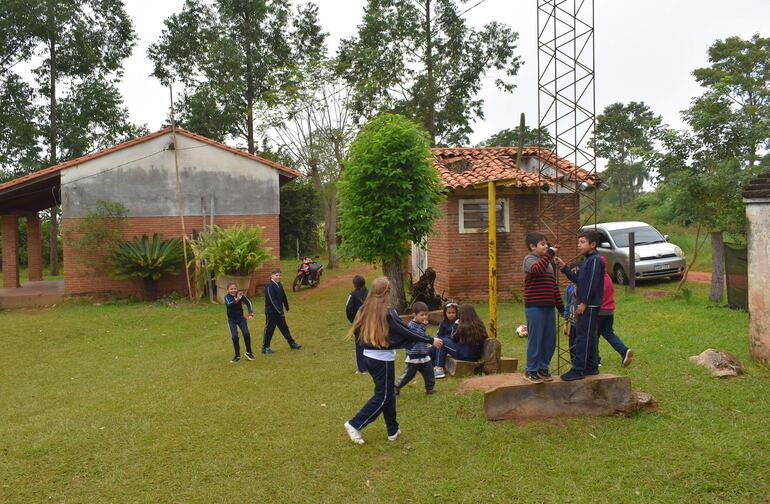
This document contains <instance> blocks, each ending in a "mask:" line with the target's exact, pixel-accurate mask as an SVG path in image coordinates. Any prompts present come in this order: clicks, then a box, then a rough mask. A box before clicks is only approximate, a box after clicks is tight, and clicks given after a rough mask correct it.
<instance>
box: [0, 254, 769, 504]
mask: <svg viewBox="0 0 770 504" xmlns="http://www.w3.org/2000/svg"><path fill="white" fill-rule="evenodd" d="M295 263H296V261H287V262H286V263H285V266H284V268H285V273H286V276H287V279H286V280H287V282H286V283H288V277H289V276H290V271H291V269H290V268H295V267H296V264H295ZM355 270H356V268H355V266H352V265H347V266H346V267H345V268H343V271H342V273H337V272H335V273H334V274H332V273H330V272H327V273H326V274H325V276H324V279H323V282H322V286H321V288H319V289H315V290H309V289H304V290H302V291H301V292H299V293H289V298H290V303H291V306H292V310H291V311H290V312H289V314H288V321H289V325H290V326H291V328H292V330H293V332H294V333H295V335H296V338H297V340H298V341H299V342H301V343H302V345H303V349H302V350H300V351H290V350H289V349H288V346H287V345H285V342H284V341H283V339H282V338H281V336H280V335H279V334H277V335H276V338H275V340H274V343H273V348H274V349H275V350H276V353H275V354H274V355H271V356H262V355H258V356H257V361H256V362H248V361H243V362H241V363H239V364H235V365H233V364H229V363H228V360H229V359H230V357H231V353H232V351H231V344H230V337H229V335H228V333H227V328H226V324H225V313H224V308H223V307H222V306H215V305H210V304H208V303H200V304H190V303H186V302H178V303H174V302H157V303H152V304H145V303H130V302H115V303H105V304H101V305H95V304H93V303H92V302H89V301H88V300H76V301H68V302H65V303H63V304H60V305H58V306H56V307H54V308H51V309H34V310H33V309H28V310H19V311H3V312H0V327H1V328H2V331H0V344H2V352H0V398H2V400H1V401H0V502H3V503H6V502H8V503H11V502H14V503H15V502H19V503H29V502H157V503H165V502H282V503H288V502H330V503H343V502H367V503H370V502H383V503H393V502H441V503H447V502H452V503H454V502H468V503H478V502H503V503H510V502H656V503H657V502H720V503H721V502H767V501H768V498H770V472H769V471H768V465H769V464H768V463H769V462H770V452H769V451H768V446H770V429H768V415H769V413H768V412H769V411H770V393H769V392H770V371H768V369H767V368H762V367H759V366H756V365H753V364H751V362H750V359H749V356H748V337H747V326H748V316H747V314H746V313H744V312H740V311H733V310H729V309H726V308H722V307H715V306H713V305H711V304H710V303H709V302H707V301H706V296H707V287H708V286H695V287H694V296H693V298H692V299H691V300H690V301H689V302H688V301H685V300H683V299H678V300H673V299H655V300H648V299H646V298H645V297H644V295H643V294H644V293H645V292H646V291H649V290H653V289H671V288H672V284H646V285H645V286H644V287H643V288H639V289H638V290H637V293H636V294H634V295H626V294H624V293H623V290H622V289H620V290H619V295H618V302H619V308H618V312H617V322H616V329H617V331H618V334H619V335H620V336H621V337H622V338H623V339H624V340H625V341H626V342H627V343H628V344H630V345H631V346H632V347H634V348H635V349H636V350H637V357H636V360H635V361H634V364H633V366H632V367H631V368H629V369H627V370H626V369H622V368H621V367H620V359H619V357H618V356H617V355H616V354H614V353H613V351H612V350H611V349H610V348H609V346H608V345H607V344H606V343H604V342H603V343H602V344H601V353H602V355H603V356H604V360H603V363H604V364H603V368H602V369H603V371H604V372H610V373H619V374H628V375H630V377H631V379H632V383H633V385H634V387H635V388H640V389H643V390H645V391H647V392H650V393H652V394H653V395H654V396H655V397H656V398H657V399H658V401H659V402H660V411H659V412H658V413H655V414H651V413H639V414H636V415H634V416H632V417H630V418H620V417H602V418H569V419H566V418H565V419H556V420H547V421H536V422H531V423H527V424H516V423H512V422H495V423H492V422H488V421H487V420H486V419H485V417H484V414H483V410H482V399H483V397H482V394H481V393H478V392H477V393H471V394H467V395H456V394H455V393H454V392H453V390H454V388H455V387H456V385H457V383H458V382H457V381H455V380H453V379H447V380H443V381H439V383H438V385H437V389H438V393H437V394H435V395H434V396H426V395H425V394H424V393H423V392H422V387H421V384H420V382H419V380H420V379H419V377H418V381H417V383H416V385H414V386H409V387H407V388H406V389H405V390H404V391H403V392H402V394H401V396H400V397H399V399H398V409H399V421H400V423H401V428H402V431H403V435H402V437H401V438H399V440H398V441H396V442H388V441H387V439H386V432H385V427H384V423H383V422H382V420H381V419H378V420H377V421H376V422H375V423H374V424H372V425H371V426H369V427H368V428H367V429H365V431H364V437H365V438H366V442H367V443H366V444H365V445H363V446H357V445H354V444H352V443H351V442H350V441H349V440H348V438H347V436H346V434H345V432H344V430H343V427H342V424H343V423H344V422H345V421H346V420H347V419H349V418H350V417H351V416H352V415H353V414H354V413H355V412H356V411H357V410H358V408H359V407H360V406H362V405H363V403H364V402H365V401H366V400H367V399H368V397H369V395H370V394H371V391H372V383H371V379H370V378H369V377H368V376H363V375H361V376H359V375H355V374H354V370H355V365H354V357H353V343H352V342H351V341H348V340H345V339H344V334H345V331H346V330H347V328H348V323H347V320H346V319H345V317H344V313H343V306H344V302H345V298H346V295H347V292H348V291H349V288H350V285H349V284H350V282H349V280H348V279H347V278H340V277H339V276H338V275H339V274H345V275H350V274H351V273H352V272H353V271H355ZM373 274H374V273H370V274H368V275H367V277H368V278H372V277H373ZM256 303H257V305H258V306H261V303H262V299H257V300H256ZM479 309H480V312H481V313H482V316H486V313H487V307H486V306H483V305H482V306H479ZM259 311H261V309H259V310H258V312H259ZM523 320H524V319H523V307H522V305H520V304H514V305H511V304H503V305H502V306H501V310H500V327H501V333H502V335H501V340H502V343H503V350H504V354H505V355H512V356H516V357H519V358H523V355H524V346H525V340H524V339H519V338H515V337H514V336H512V335H513V327H514V325H516V324H517V323H520V322H522V321H523ZM263 323H264V319H263V316H261V315H258V317H257V319H256V320H254V321H252V322H251V323H250V327H251V330H252V333H253V334H254V339H255V340H256V341H255V347H257V348H258V347H259V340H260V335H261V329H262V324H263ZM432 331H435V327H433V328H432ZM709 347H714V348H718V349H722V350H728V351H731V352H733V353H735V354H736V355H737V356H738V357H739V358H740V359H741V360H742V361H743V362H744V363H745V364H747V365H748V374H747V376H745V377H743V378H740V379H735V380H729V381H728V380H720V379H717V378H712V377H711V376H710V375H709V373H708V372H707V371H706V370H704V369H702V368H699V367H697V366H695V365H693V364H690V363H689V362H688V361H687V358H688V357H689V356H691V355H694V354H697V353H700V352H701V351H703V350H704V349H706V348H709ZM402 360H403V359H402V357H400V358H399V368H400V367H402V366H403V364H402V363H401V361H402Z"/></svg>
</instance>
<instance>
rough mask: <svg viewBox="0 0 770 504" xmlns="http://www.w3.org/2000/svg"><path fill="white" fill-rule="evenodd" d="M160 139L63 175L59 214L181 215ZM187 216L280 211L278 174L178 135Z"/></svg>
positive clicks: (170, 156) (166, 139)
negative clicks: (103, 206)
mask: <svg viewBox="0 0 770 504" xmlns="http://www.w3.org/2000/svg"><path fill="white" fill-rule="evenodd" d="M170 143H171V137H170V135H168V136H163V137H159V138H156V139H153V140H149V141H147V142H144V143H141V144H138V145H136V146H133V147H129V148H126V149H123V150H120V151H117V152H114V153H111V154H108V155H106V156H102V157H100V158H97V159H94V160H91V161H87V162H86V163H83V164H82V165H79V166H76V167H72V168H69V169H66V170H64V171H63V172H62V179H61V182H62V191H61V193H62V215H63V217H64V218H79V217H83V216H85V215H86V214H87V213H88V212H90V211H91V210H93V208H94V207H95V205H96V202H97V201H98V200H107V201H112V202H117V203H121V204H123V205H124V206H125V207H126V208H127V210H128V216H129V217H156V216H177V215H179V202H178V198H177V184H176V169H175V160H174V150H169V145H170ZM177 154H178V156H179V173H180V180H181V186H182V194H183V199H184V213H185V215H201V214H202V213H205V214H208V213H209V212H210V206H211V202H212V199H213V207H214V213H215V214H216V215H265V214H277V213H279V212H280V200H279V182H278V179H279V175H278V172H277V171H276V170H275V169H274V168H271V167H269V166H266V165H263V164H261V163H259V162H257V161H254V160H251V159H247V158H245V157H243V156H239V155H237V154H234V153H231V152H228V151H225V150H222V149H220V148H217V147H215V146H212V145H209V144H206V143H203V142H199V141H197V140H194V139H190V138H187V137H183V136H181V135H178V136H177Z"/></svg>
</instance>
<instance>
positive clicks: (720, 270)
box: [683, 34, 770, 301]
mask: <svg viewBox="0 0 770 504" xmlns="http://www.w3.org/2000/svg"><path fill="white" fill-rule="evenodd" d="M708 55H709V62H710V63H711V66H708V67H704V68H699V69H697V70H695V71H694V72H693V75H694V76H695V80H696V81H697V82H698V83H699V84H700V85H701V86H703V87H704V88H705V89H706V91H705V92H704V94H703V95H701V96H699V97H697V98H695V99H694V100H693V103H692V106H691V107H690V108H688V109H687V110H685V111H684V112H683V116H684V118H685V120H686V121H687V122H688V124H689V125H690V127H691V128H692V129H693V131H694V134H695V136H696V137H697V139H698V141H699V142H700V144H701V146H702V149H701V151H700V152H699V153H698V156H699V157H700V158H701V160H702V161H701V162H702V163H703V164H705V165H707V166H711V167H717V168H718V170H719V171H718V172H716V173H712V175H714V176H715V177H717V178H718V179H719V178H720V177H725V178H727V180H726V186H725V192H724V193H721V194H719V195H718V196H717V198H718V199H717V201H718V202H720V205H719V206H720V208H719V211H718V213H717V217H718V218H717V219H716V220H715V222H714V223H713V226H712V227H711V229H710V232H711V248H712V261H713V262H712V272H711V273H712V274H711V294H710V298H711V299H712V300H713V301H721V300H722V296H723V291H724V246H723V243H724V238H723V231H730V230H733V231H736V230H738V231H739V232H741V233H745V211H744V208H743V205H742V204H741V195H740V193H741V191H740V190H741V187H742V185H743V183H745V182H746V181H748V180H749V179H750V178H751V175H752V174H753V172H754V171H755V170H756V169H757V166H758V163H759V161H760V158H761V155H760V149H762V148H765V149H767V148H768V147H770V38H763V37H760V36H759V35H758V34H757V35H754V36H753V37H752V38H751V39H750V40H744V39H741V38H740V37H728V38H726V39H725V40H717V41H716V42H715V43H714V44H712V46H711V47H710V48H709V50H708ZM722 171H725V172H726V173H722Z"/></svg>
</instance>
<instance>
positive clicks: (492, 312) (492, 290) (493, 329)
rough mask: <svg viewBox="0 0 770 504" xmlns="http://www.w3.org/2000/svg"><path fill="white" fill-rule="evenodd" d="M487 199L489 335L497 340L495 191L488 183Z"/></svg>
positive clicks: (492, 183) (491, 183)
mask: <svg viewBox="0 0 770 504" xmlns="http://www.w3.org/2000/svg"><path fill="white" fill-rule="evenodd" d="M487 187H488V190H487V195H488V198H489V204H488V206H489V335H490V336H491V337H493V338H497V212H496V207H497V189H496V187H495V183H494V182H493V181H491V182H489V183H488V186H487Z"/></svg>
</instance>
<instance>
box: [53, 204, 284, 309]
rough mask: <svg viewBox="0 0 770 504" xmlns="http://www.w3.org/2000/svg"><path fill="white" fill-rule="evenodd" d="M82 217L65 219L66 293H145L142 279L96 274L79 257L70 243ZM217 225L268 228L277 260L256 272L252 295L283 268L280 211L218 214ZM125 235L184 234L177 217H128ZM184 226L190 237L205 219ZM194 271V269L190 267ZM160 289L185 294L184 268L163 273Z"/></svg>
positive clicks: (195, 218)
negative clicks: (168, 273)
mask: <svg viewBox="0 0 770 504" xmlns="http://www.w3.org/2000/svg"><path fill="white" fill-rule="evenodd" d="M78 220H79V219H63V221H62V232H63V236H64V237H65V238H64V240H63V241H64V247H63V248H64V264H65V265H66V273H65V275H64V292H65V294H68V295H72V294H90V293H97V292H111V293H121V294H129V295H136V296H139V295H141V293H142V289H143V287H142V282H141V280H139V279H135V280H134V279H132V280H117V279H114V278H111V277H110V276H109V275H105V276H96V277H95V276H93V273H92V271H91V270H90V269H89V268H87V267H86V266H85V265H84V262H85V261H87V260H88V258H84V257H81V258H80V260H78V257H77V255H78V252H77V251H76V250H75V249H73V248H72V246H71V245H70V241H71V239H74V238H76V237H77V235H76V233H74V232H73V230H74V229H76V227H77V223H78ZM214 224H216V225H218V226H222V227H228V226H233V225H235V224H247V225H260V226H263V227H264V228H265V229H264V231H263V233H262V236H263V237H264V238H266V239H267V240H268V241H267V246H268V247H270V248H271V251H270V253H271V254H272V255H273V256H275V259H273V260H270V261H267V262H265V264H263V266H262V267H261V268H260V269H259V270H257V271H256V272H254V274H253V275H252V279H251V285H250V286H249V294H254V292H255V290H257V289H259V288H261V287H262V286H263V285H264V284H266V283H267V281H268V280H269V279H270V270H271V269H273V268H277V267H280V259H279V256H280V250H281V247H280V238H279V231H278V229H279V228H278V214H274V215H215V216H214ZM123 226H124V228H123V238H124V239H126V240H130V239H132V238H133V237H135V236H141V235H143V234H146V235H147V236H152V234H153V233H159V234H160V235H161V237H162V238H164V239H169V238H179V237H181V236H182V222H181V219H180V218H179V217H178V216H176V217H127V218H126V219H125V220H124V221H123ZM185 228H186V230H187V234H188V236H190V235H191V234H192V232H193V230H198V231H200V230H202V228H203V222H202V218H201V216H199V215H198V216H188V217H185ZM191 274H192V270H191ZM158 292H159V293H160V294H168V293H171V292H178V293H180V294H182V295H186V294H187V281H186V279H185V275H184V270H182V271H181V273H180V274H178V275H164V277H162V278H161V280H160V282H159V283H158Z"/></svg>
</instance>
